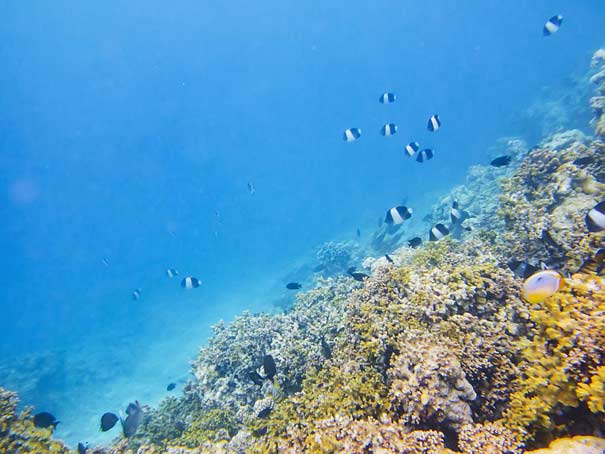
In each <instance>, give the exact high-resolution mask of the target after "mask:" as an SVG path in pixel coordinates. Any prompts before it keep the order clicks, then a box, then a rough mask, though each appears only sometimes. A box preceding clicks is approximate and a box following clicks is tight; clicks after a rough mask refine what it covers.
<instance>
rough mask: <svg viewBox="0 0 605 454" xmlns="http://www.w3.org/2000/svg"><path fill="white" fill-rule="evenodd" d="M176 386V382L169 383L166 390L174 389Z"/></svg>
mask: <svg viewBox="0 0 605 454" xmlns="http://www.w3.org/2000/svg"><path fill="white" fill-rule="evenodd" d="M174 388H176V383H169V384H168V386H166V391H173V390H174Z"/></svg>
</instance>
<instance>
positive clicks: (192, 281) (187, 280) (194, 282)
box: [181, 276, 202, 290]
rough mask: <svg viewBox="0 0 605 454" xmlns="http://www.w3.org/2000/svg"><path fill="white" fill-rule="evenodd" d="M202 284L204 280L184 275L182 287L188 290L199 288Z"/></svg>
mask: <svg viewBox="0 0 605 454" xmlns="http://www.w3.org/2000/svg"><path fill="white" fill-rule="evenodd" d="M200 285H202V281H200V280H199V279H198V278H196V277H191V276H187V277H184V278H183V280H182V281H181V287H183V288H184V289H186V290H191V289H192V288H198V287H199V286H200Z"/></svg>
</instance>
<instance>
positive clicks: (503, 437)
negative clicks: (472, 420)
mask: <svg viewBox="0 0 605 454" xmlns="http://www.w3.org/2000/svg"><path fill="white" fill-rule="evenodd" d="M458 447H459V448H460V449H461V450H462V451H463V452H464V453H466V454H521V453H522V452H523V443H521V441H520V440H519V437H518V436H517V435H515V434H514V433H513V432H511V431H510V430H508V429H507V428H505V427H504V426H502V425H501V424H499V423H486V424H474V425H473V424H469V425H466V426H464V427H462V430H461V431H460V433H459V435H458Z"/></svg>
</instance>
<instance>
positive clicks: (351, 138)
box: [342, 128, 361, 142]
mask: <svg viewBox="0 0 605 454" xmlns="http://www.w3.org/2000/svg"><path fill="white" fill-rule="evenodd" d="M360 137H361V129H359V128H349V129H346V130H345V132H344V134H343V135H342V139H343V140H344V141H345V142H355V141H356V140H357V139H359V138H360Z"/></svg>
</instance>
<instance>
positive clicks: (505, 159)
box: [489, 156, 513, 167]
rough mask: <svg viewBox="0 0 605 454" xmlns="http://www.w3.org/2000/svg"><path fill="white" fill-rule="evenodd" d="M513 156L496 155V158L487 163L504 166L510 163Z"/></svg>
mask: <svg viewBox="0 0 605 454" xmlns="http://www.w3.org/2000/svg"><path fill="white" fill-rule="evenodd" d="M512 159H513V158H512V157H511V156H498V157H497V158H496V159H494V160H492V162H490V163H489V164H490V165H491V166H494V167H504V166H507V165H509V164H510V162H511V160H512Z"/></svg>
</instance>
